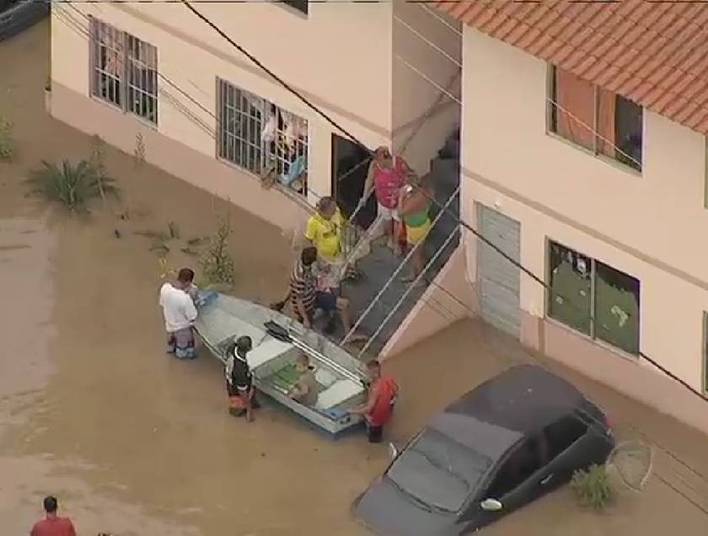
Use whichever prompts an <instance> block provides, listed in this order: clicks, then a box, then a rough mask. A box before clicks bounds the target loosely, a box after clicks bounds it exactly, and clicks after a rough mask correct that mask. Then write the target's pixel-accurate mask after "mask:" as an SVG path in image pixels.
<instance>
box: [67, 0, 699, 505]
mask: <svg viewBox="0 0 708 536" xmlns="http://www.w3.org/2000/svg"><path fill="white" fill-rule="evenodd" d="M179 1H180V2H182V0H179ZM64 3H68V4H70V3H76V2H64ZM69 7H71V8H72V9H73V10H74V11H76V12H77V13H78V14H80V15H82V16H83V17H84V18H88V17H87V16H86V15H85V14H84V13H83V12H81V11H80V10H78V9H76V8H74V7H73V6H71V5H70V6H69ZM63 15H64V17H66V18H67V19H68V20H64V18H62V17H59V19H60V21H61V22H63V23H64V24H65V25H67V26H69V27H70V28H71V29H72V30H73V31H75V32H77V33H78V34H79V35H80V36H82V37H86V38H88V39H90V35H89V34H88V32H87V31H86V30H85V28H83V27H82V26H81V24H80V23H77V22H76V21H75V19H73V18H72V17H70V16H69V14H68V13H63ZM158 74H159V73H158ZM159 76H160V77H161V78H162V79H164V80H165V81H166V82H168V84H169V85H171V86H172V87H174V88H175V89H177V90H178V91H179V93H181V94H182V95H183V96H185V98H187V99H188V100H190V101H191V102H192V103H194V104H195V105H197V106H198V107H199V108H200V109H202V110H203V111H205V112H206V113H208V114H210V115H212V116H214V114H213V113H212V112H211V111H210V110H208V109H207V108H206V107H204V106H203V105H201V104H200V103H199V102H198V101H197V100H196V98H194V97H192V96H191V95H190V94H189V92H187V91H186V90H184V89H182V88H180V87H179V86H177V85H176V84H175V83H174V82H172V81H171V80H169V79H167V78H166V77H165V76H164V75H159ZM168 96H169V97H170V99H174V97H172V96H171V95H168ZM178 111H179V112H181V113H183V114H185V113H186V110H178ZM189 115H190V117H189V119H190V120H192V117H193V114H191V112H190V114H189ZM214 117H215V116H214ZM197 120H198V118H197ZM200 125H201V122H200ZM212 136H213V133H212ZM453 216H454V214H453ZM460 224H461V225H462V226H464V225H465V224H464V223H462V222H461V223H460ZM478 236H479V238H480V239H481V240H483V241H485V240H486V239H485V238H484V237H482V236H481V235H478ZM488 244H489V245H490V246H491V247H493V248H495V249H497V248H496V246H494V245H493V244H491V243H488ZM497 251H498V252H499V253H500V254H502V255H503V256H505V257H506V258H507V259H508V260H510V262H512V263H514V264H515V265H517V266H518V267H519V268H520V269H522V270H524V268H523V266H522V265H520V264H518V263H517V262H516V261H515V260H514V259H511V258H509V257H507V256H506V255H505V254H504V253H503V252H501V251H500V250H498V249H497ZM426 272H427V268H426V270H424V272H423V273H426ZM529 275H530V276H533V274H532V273H530V272H529ZM428 282H429V284H431V285H433V286H435V287H436V288H438V289H439V290H441V291H442V292H444V293H445V294H446V295H447V296H448V297H449V298H450V299H452V300H453V301H455V302H456V303H458V304H459V305H460V306H461V307H463V308H465V309H466V310H468V311H469V312H470V313H471V314H474V311H473V310H472V309H470V308H469V306H468V305H467V304H465V303H464V302H463V301H462V300H460V299H459V298H458V297H457V296H456V295H455V294H454V293H452V292H451V291H450V290H448V289H447V288H445V287H444V286H443V285H440V284H439V283H437V282H435V281H434V280H429V281H428ZM539 282H540V283H541V284H543V285H544V286H546V285H545V283H544V282H543V281H539ZM548 288H549V290H550V292H552V293H553V294H554V295H559V296H560V294H558V293H556V292H555V291H553V289H551V288H550V287H548ZM422 299H423V300H424V302H425V303H426V304H427V305H428V306H429V307H432V309H433V311H434V312H436V313H437V314H439V315H440V316H441V317H443V318H446V319H447V320H449V321H451V322H452V321H455V320H457V318H456V317H455V314H454V313H453V312H452V311H451V310H450V309H449V308H448V307H447V306H446V305H444V304H443V303H442V302H441V301H440V300H438V299H436V298H433V297H431V296H428V297H422ZM532 359H534V358H533V357H532ZM541 365H542V364H541ZM542 366H543V365H542ZM588 418H590V419H591V420H594V421H595V422H596V423H599V421H597V420H596V419H593V417H592V416H591V415H588ZM586 424H589V423H586ZM647 438H648V439H649V440H650V441H651V442H652V444H654V445H655V446H656V447H657V448H659V449H660V450H662V451H663V452H665V453H666V454H668V455H669V456H670V457H671V458H673V459H674V460H676V461H677V462H679V463H680V464H681V465H683V466H684V467H685V468H687V469H688V470H689V471H691V472H692V473H694V474H695V475H696V476H697V477H699V478H701V479H702V480H704V481H705V477H704V476H703V475H702V473H701V472H699V471H698V470H696V469H695V468H693V467H692V466H691V465H689V464H688V463H687V462H685V461H684V460H682V459H681V458H680V457H678V456H677V455H675V454H674V453H673V452H671V451H670V450H668V449H667V448H666V447H662V446H661V445H659V444H658V443H656V441H654V440H653V438H649V437H647ZM674 489H675V488H674ZM675 491H676V492H677V493H680V494H681V495H683V493H681V492H680V491H679V490H675ZM684 497H685V495H684ZM689 500H690V499H689ZM691 502H693V501H691ZM694 504H695V503H694Z"/></svg>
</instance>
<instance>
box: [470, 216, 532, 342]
mask: <svg viewBox="0 0 708 536" xmlns="http://www.w3.org/2000/svg"><path fill="white" fill-rule="evenodd" d="M477 215H478V222H479V225H478V229H479V232H480V233H481V235H482V236H484V237H485V238H486V239H487V240H489V241H490V242H491V243H492V244H494V245H495V246H496V247H498V248H499V249H500V250H502V251H503V252H504V253H505V254H507V255H508V256H509V257H511V258H512V259H514V260H516V261H519V259H520V258H521V246H520V235H521V225H520V224H519V222H518V221H515V220H512V219H511V218H508V217H506V216H504V215H503V214H501V213H499V212H497V211H496V210H492V209H490V208H487V207H485V206H484V205H480V204H477ZM477 251H478V255H477V280H478V282H479V298H480V309H481V314H482V318H483V319H484V320H485V321H486V322H489V323H490V324H492V325H493V326H495V327H497V328H499V329H501V330H502V331H505V332H507V333H509V334H510V335H513V336H514V337H518V336H519V329H520V327H519V326H520V316H519V282H520V276H521V271H520V270H519V268H518V267H517V266H516V265H514V264H513V263H511V262H509V260H508V259H506V258H504V257H503V256H502V255H501V254H499V252H497V251H496V250H494V249H493V248H492V247H490V246H489V245H487V244H485V243H484V242H482V241H481V240H479V241H478V250H477Z"/></svg>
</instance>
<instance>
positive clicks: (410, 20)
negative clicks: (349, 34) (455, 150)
mask: <svg viewBox="0 0 708 536" xmlns="http://www.w3.org/2000/svg"><path fill="white" fill-rule="evenodd" d="M392 5H393V64H392V69H393V71H392V88H393V89H392V94H393V100H392V103H391V106H392V128H393V146H394V150H395V151H397V152H400V153H401V154H402V155H403V156H404V157H405V158H406V160H407V161H408V163H409V164H410V165H411V166H412V167H413V169H415V170H416V171H417V172H418V173H420V174H424V173H427V171H428V169H429V164H430V160H431V159H432V158H433V157H434V156H435V155H436V154H437V151H438V150H439V149H440V148H441V147H442V146H443V144H444V141H445V138H447V136H448V135H449V134H450V132H452V130H453V128H454V127H455V126H456V125H459V123H460V111H461V110H460V105H459V104H458V103H457V102H455V101H454V100H452V99H451V98H449V97H448V96H445V95H444V94H443V92H442V91H441V89H439V88H444V89H446V90H447V92H448V93H451V94H452V95H453V96H455V97H457V98H458V99H459V96H460V80H461V76H460V67H459V65H460V64H461V63H462V39H461V37H460V35H459V33H456V32H455V31H453V30H452V29H451V28H450V27H448V26H446V25H445V24H443V23H442V22H441V21H440V20H438V19H436V18H435V17H434V16H432V15H431V14H430V13H429V12H427V11H426V10H425V9H424V7H422V6H423V5H422V4H415V3H409V2H405V1H404V0H397V1H396V2H394V3H393V4H392ZM440 16H441V17H443V16H444V15H443V14H441V15H440ZM445 20H448V19H445ZM448 24H449V25H450V26H452V28H455V29H457V31H458V32H460V31H461V24H460V23H459V22H457V21H453V20H448ZM426 40H427V42H426ZM431 43H432V44H431ZM435 47H437V48H438V49H440V50H442V51H443V52H444V54H443V53H441V52H440V51H439V50H437V49H436V48H435ZM446 55H447V56H449V57H450V58H452V59H453V60H454V61H451V60H450V59H449V58H448V57H446ZM396 56H399V57H401V58H403V59H404V60H405V61H406V62H407V63H408V64H409V65H410V66H409V65H406V64H405V63H403V62H402V61H401V60H399V59H397V58H396ZM455 62H456V63H457V64H456V63H455ZM411 66H412V67H414V68H415V69H417V70H418V71H420V73H422V76H421V74H419V73H416V72H415V71H413V69H412V68H411ZM423 76H425V77H427V78H428V79H429V80H426V79H425V78H424V77H423ZM436 85H437V86H438V87H436ZM428 112H429V113H428ZM426 113H427V114H428V115H426Z"/></svg>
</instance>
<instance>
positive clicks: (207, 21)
mask: <svg viewBox="0 0 708 536" xmlns="http://www.w3.org/2000/svg"><path fill="white" fill-rule="evenodd" d="M70 1H71V0H70ZM179 1H180V2H181V3H183V4H184V5H185V7H186V8H187V9H188V10H189V11H191V12H192V13H193V14H194V15H195V16H196V17H197V18H199V19H200V20H202V21H203V22H204V23H205V24H207V25H208V26H209V27H211V28H212V29H213V30H214V31H215V32H216V33H218V34H219V35H220V36H221V37H222V38H223V39H225V40H226V41H227V42H228V43H229V44H230V45H231V46H233V47H234V48H236V49H237V50H238V51H239V52H241V53H242V54H244V55H245V56H246V57H247V58H248V59H249V60H250V61H251V62H253V63H254V64H255V65H256V66H258V67H259V68H261V69H262V70H264V71H265V72H266V73H267V74H269V75H270V76H271V77H272V78H273V79H274V80H275V81H276V82H278V83H279V84H281V85H282V86H283V87H284V88H285V89H287V90H288V91H289V92H290V93H292V94H293V95H295V96H296V97H297V98H298V99H299V100H301V101H302V102H303V103H304V104H305V105H306V106H308V107H309V108H310V109H312V110H313V111H314V112H315V113H317V114H318V115H319V116H321V117H322V118H323V119H325V121H327V122H328V123H329V124H330V125H332V126H333V127H334V128H335V129H337V130H338V131H340V132H341V133H342V134H344V135H345V136H346V137H347V138H349V139H350V140H351V141H353V142H354V143H356V144H357V145H359V146H360V147H361V148H362V149H364V150H366V151H367V152H368V153H369V154H372V151H371V150H370V149H369V148H368V147H367V146H366V145H364V144H363V143H362V142H361V141H360V140H359V139H358V138H357V137H356V136H354V135H353V134H351V133H350V132H349V131H347V130H346V129H344V128H343V127H342V126H341V125H339V123H337V122H336V121H334V120H333V119H331V118H330V117H329V115H328V114H327V113H325V112H323V111H322V110H320V108H319V107H317V106H316V105H314V104H312V103H311V102H310V101H309V100H308V99H307V98H306V97H304V96H303V95H302V94H300V92H299V91H298V90H296V89H294V88H293V87H292V86H290V85H289V84H288V83H287V82H285V81H284V80H283V79H282V78H280V77H279V76H278V75H277V74H275V73H274V72H273V71H272V70H271V69H269V68H268V67H266V66H265V65H264V64H263V63H262V62H261V61H260V60H258V58H256V57H255V56H253V55H252V54H251V53H250V52H248V51H247V50H245V49H244V48H243V47H242V46H241V45H239V44H238V43H236V42H235V41H234V40H233V39H232V38H231V37H229V36H228V35H227V34H226V33H225V32H224V31H223V30H221V28H219V26H217V25H216V24H215V23H214V22H212V21H211V20H210V19H209V18H208V17H206V16H205V15H203V14H202V13H201V12H200V11H199V10H198V9H196V8H195V7H194V6H193V5H191V3H190V1H189V0H179ZM461 176H462V177H465V178H470V177H468V176H467V175H466V174H464V173H461ZM424 195H426V197H428V199H429V201H430V202H431V203H432V204H434V205H435V206H437V207H438V208H442V204H440V203H439V202H438V201H437V200H436V199H434V198H432V197H431V196H429V195H428V194H427V193H424ZM447 210H448V211H449V213H450V214H451V215H452V216H453V218H455V220H456V222H457V223H459V224H460V225H461V226H462V227H464V228H465V229H466V230H468V231H469V232H471V233H472V234H473V235H474V236H476V237H477V238H479V239H480V240H481V241H482V242H484V243H485V244H487V245H488V246H489V247H491V248H492V249H494V250H495V251H496V252H497V253H499V254H500V255H501V256H502V257H503V258H505V259H506V260H507V261H509V262H511V263H512V264H513V265H514V266H516V267H517V268H519V269H520V270H521V271H522V272H524V273H525V274H526V275H527V276H529V277H530V278H531V279H532V280H533V281H535V282H537V283H538V284H540V285H541V286H543V287H544V288H545V289H546V290H552V289H551V288H550V285H549V284H548V283H546V282H545V281H544V280H543V279H541V278H540V277H539V276H537V275H536V274H535V273H533V272H532V271H531V270H529V269H528V268H526V267H525V266H523V265H522V264H521V263H520V262H518V261H517V260H516V259H513V258H512V257H511V256H509V255H508V254H506V253H505V252H504V251H503V250H501V249H500V248H499V247H498V246H496V245H495V244H493V243H492V242H491V241H490V240H489V239H487V238H486V237H485V236H483V235H482V234H481V233H479V232H478V231H477V230H476V229H475V228H474V227H473V226H472V225H470V224H469V223H467V222H466V221H465V220H464V219H462V218H460V217H459V216H457V215H456V214H455V213H454V212H453V211H452V210H450V209H447ZM638 355H639V356H640V357H642V358H643V359H645V360H646V361H648V362H649V363H651V364H652V365H654V366H655V367H656V368H657V369H659V370H660V371H661V372H663V373H664V374H665V375H666V376H668V377H669V378H671V379H673V380H674V381H676V382H677V383H678V384H680V385H681V386H683V387H684V388H685V389H686V390H688V391H689V392H690V393H691V394H693V395H694V396H696V397H698V398H699V399H700V400H701V401H703V402H708V399H706V398H705V397H704V395H703V394H702V393H700V392H699V391H697V390H696V389H694V388H693V387H692V386H691V385H690V384H689V383H688V382H686V381H685V380H683V379H682V378H679V377H678V376H677V375H676V374H674V373H673V372H671V371H669V370H668V369H666V367H664V366H662V365H661V364H659V363H658V362H657V361H656V360H654V359H653V358H651V357H649V356H648V355H646V354H645V353H644V352H641V351H640V352H639V353H638Z"/></svg>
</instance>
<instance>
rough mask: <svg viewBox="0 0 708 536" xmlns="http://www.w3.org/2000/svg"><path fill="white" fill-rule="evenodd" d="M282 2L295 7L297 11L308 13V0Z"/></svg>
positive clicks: (283, 0)
mask: <svg viewBox="0 0 708 536" xmlns="http://www.w3.org/2000/svg"><path fill="white" fill-rule="evenodd" d="M282 2H283V4H287V5H289V6H290V7H293V8H295V9H297V10H298V11H300V12H302V13H304V14H305V15H307V14H308V13H309V9H310V6H309V2H308V1H307V0H282Z"/></svg>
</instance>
